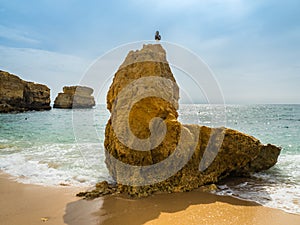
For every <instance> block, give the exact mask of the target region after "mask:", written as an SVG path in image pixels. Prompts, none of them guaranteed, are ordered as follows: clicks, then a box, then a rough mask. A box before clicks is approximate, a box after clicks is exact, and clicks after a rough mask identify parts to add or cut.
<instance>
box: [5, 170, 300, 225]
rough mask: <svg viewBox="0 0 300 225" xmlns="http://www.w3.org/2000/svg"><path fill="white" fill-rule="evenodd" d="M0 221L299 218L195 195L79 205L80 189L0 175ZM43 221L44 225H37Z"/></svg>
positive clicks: (260, 221) (262, 223)
mask: <svg viewBox="0 0 300 225" xmlns="http://www.w3.org/2000/svg"><path fill="white" fill-rule="evenodd" d="M0 184H1V185H0V193H1V201H0V208H1V211H0V221H1V223H3V224H6V225H10V224H13V225H18V224H31V225H38V224H41V223H42V224H43V223H45V224H55V225H60V224H69V225H77V224H78V225H79V224H80V225H85V224H87V225H95V224H101V225H109V224H131V225H141V224H146V225H155V224H160V225H169V224H170V223H172V224H175V225H176V224H191V225H193V224H195V225H196V224H224V225H225V224H226V225H227V224H249V225H250V224H255V225H267V224H275V225H276V224H278V225H279V224H290V225H297V224H300V215H298V214H290V213H286V212H284V211H282V210H279V209H272V208H268V207H265V206H261V205H259V204H257V203H254V202H251V201H245V200H240V199H237V198H234V197H229V196H217V195H214V194H210V193H204V192H201V191H198V190H195V191H192V192H185V193H173V194H164V193H162V194H154V195H152V196H149V197H147V198H141V199H129V198H126V197H124V196H122V195H114V196H107V197H101V198H97V199H95V200H82V199H81V198H79V197H76V196H75V195H76V193H78V192H79V191H82V190H83V189H88V187H86V188H78V187H65V186H59V187H46V186H39V185H33V184H22V183H18V182H17V181H14V180H13V179H12V177H11V176H10V175H8V174H5V173H3V172H0ZM43 219H45V221H43Z"/></svg>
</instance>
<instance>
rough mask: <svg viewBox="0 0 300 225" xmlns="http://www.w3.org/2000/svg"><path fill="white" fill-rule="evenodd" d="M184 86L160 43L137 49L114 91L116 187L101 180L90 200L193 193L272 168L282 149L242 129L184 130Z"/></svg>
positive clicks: (109, 133) (110, 160)
mask: <svg viewBox="0 0 300 225" xmlns="http://www.w3.org/2000/svg"><path fill="white" fill-rule="evenodd" d="M178 100H179V88H178V85H177V83H176V80H175V78H174V76H173V74H172V71H171V69H170V66H169V64H168V62H167V60H166V52H165V50H164V49H163V48H162V46H161V45H159V44H155V45H144V46H143V48H142V49H141V50H138V51H131V52H130V53H129V54H128V56H127V57H126V59H125V61H124V63H123V64H122V65H121V66H120V68H119V70H118V71H117V72H116V74H115V76H114V79H113V82H112V84H111V86H110V89H109V91H108V94H107V108H108V110H109V111H110V113H111V116H110V119H109V121H108V123H107V125H106V130H105V142H104V146H105V149H106V151H105V155H106V160H105V162H106V165H107V168H108V170H109V172H110V175H111V176H112V178H113V179H114V180H115V181H116V183H117V185H116V186H112V185H109V184H107V183H106V182H102V183H99V184H98V185H97V186H96V189H95V190H94V191H92V192H87V193H81V194H79V195H80V196H85V197H87V198H93V197H98V196H101V195H103V194H110V193H112V192H122V193H126V194H128V195H130V196H138V197H141V196H147V195H149V194H151V193H153V192H156V191H161V192H182V191H190V190H193V189H195V188H198V187H200V186H202V185H206V184H212V183H216V182H218V181H219V180H220V179H223V178H225V177H227V176H230V175H248V174H249V173H251V172H254V171H261V170H265V169H268V168H270V167H272V166H273V165H274V164H275V163H276V162H277V158H278V155H279V154H280V148H278V147H276V146H274V145H270V144H269V145H263V144H261V143H260V141H259V140H257V139H256V138H254V137H252V136H249V135H247V134H244V133H241V132H239V131H236V130H232V129H227V128H224V127H221V128H209V127H205V126H200V125H184V124H181V123H180V122H179V121H178V120H177V117H178V113H177V110H178Z"/></svg>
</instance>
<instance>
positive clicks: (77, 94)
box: [53, 86, 95, 109]
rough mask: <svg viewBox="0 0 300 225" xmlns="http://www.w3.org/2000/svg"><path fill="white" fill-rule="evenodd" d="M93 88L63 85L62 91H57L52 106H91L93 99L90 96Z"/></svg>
mask: <svg viewBox="0 0 300 225" xmlns="http://www.w3.org/2000/svg"><path fill="white" fill-rule="evenodd" d="M93 92H94V90H93V89H92V88H90V87H84V86H70V87H68V86H65V87H63V93H58V95H57V97H56V98H55V100H54V105H53V108H62V109H71V108H92V107H93V106H95V99H94V97H93V96H92V94H93Z"/></svg>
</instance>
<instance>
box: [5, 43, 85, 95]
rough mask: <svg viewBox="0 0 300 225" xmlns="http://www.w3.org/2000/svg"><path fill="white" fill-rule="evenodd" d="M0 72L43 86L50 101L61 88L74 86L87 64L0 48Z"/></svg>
mask: <svg viewBox="0 0 300 225" xmlns="http://www.w3.org/2000/svg"><path fill="white" fill-rule="evenodd" d="M0 63H1V64H0V69H1V70H5V71H8V72H10V73H13V74H16V75H17V76H20V77H21V78H22V79H24V80H29V81H34V82H37V83H43V84H46V85H47V86H48V87H49V88H50V89H51V98H52V100H53V99H54V98H55V97H56V94H57V93H58V92H61V91H62V87H63V86H65V85H76V84H78V83H79V81H80V78H81V76H82V75H83V74H84V72H85V70H86V69H87V68H88V66H89V64H90V63H91V61H90V60H89V59H84V58H79V57H76V56H72V55H66V54H60V53H56V52H50V51H44V50H39V49H30V48H10V47H6V46H1V45H0Z"/></svg>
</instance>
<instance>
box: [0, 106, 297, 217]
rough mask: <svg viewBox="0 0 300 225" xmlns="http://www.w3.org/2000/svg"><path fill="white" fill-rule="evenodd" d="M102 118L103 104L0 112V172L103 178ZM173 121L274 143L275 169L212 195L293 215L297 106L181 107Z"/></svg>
mask: <svg viewBox="0 0 300 225" xmlns="http://www.w3.org/2000/svg"><path fill="white" fill-rule="evenodd" d="M108 118H109V113H108V111H107V110H106V109H105V106H104V105H98V106H97V107H96V108H95V109H75V110H64V109H52V110H51V111H45V112H26V113H20V114H0V170H2V171H5V172H7V173H9V174H11V175H12V176H14V177H16V179H17V180H18V181H20V182H23V183H35V184H42V185H61V184H63V185H74V186H90V185H93V184H95V183H96V182H97V181H101V180H110V177H109V175H108V171H107V169H106V167H105V163H104V160H105V158H104V147H103V140H104V129H105V125H106V122H107V120H108ZM179 119H180V121H181V122H183V123H198V124H202V125H206V126H216V125H220V124H221V125H222V124H223V125H225V126H226V127H230V128H233V129H237V130H240V131H242V132H245V133H248V134H250V135H252V136H254V137H256V138H258V139H260V140H261V142H262V143H272V144H276V145H278V146H281V147H282V153H281V155H280V157H279V160H278V163H277V164H276V166H275V167H273V168H271V169H270V170H268V171H265V172H261V173H257V174H254V175H253V176H252V177H251V178H247V179H236V180H235V181H232V180H227V181H225V182H223V183H220V184H219V187H220V191H218V192H217V194H219V195H233V196H237V197H240V198H244V199H250V200H254V201H257V202H259V203H261V204H263V205H267V206H271V207H275V208H280V209H284V210H286V211H289V212H294V213H300V105H227V106H225V107H223V106H213V105H180V110H179ZM219 120H222V121H221V122H220V121H219ZM216 121H217V122H216Z"/></svg>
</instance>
